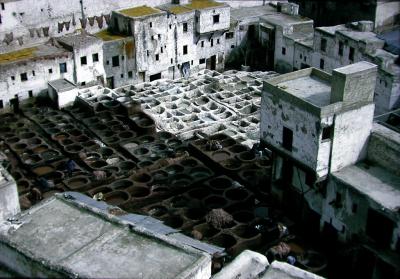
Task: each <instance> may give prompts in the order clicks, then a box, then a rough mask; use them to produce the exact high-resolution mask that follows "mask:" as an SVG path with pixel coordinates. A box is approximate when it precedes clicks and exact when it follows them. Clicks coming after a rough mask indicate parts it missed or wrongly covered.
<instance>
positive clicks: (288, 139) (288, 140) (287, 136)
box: [282, 127, 293, 151]
mask: <svg viewBox="0 0 400 279" xmlns="http://www.w3.org/2000/svg"><path fill="white" fill-rule="evenodd" d="M282 147H283V148H285V149H286V150H289V151H292V148H293V131H292V130H290V129H289V128H286V127H283V133H282Z"/></svg>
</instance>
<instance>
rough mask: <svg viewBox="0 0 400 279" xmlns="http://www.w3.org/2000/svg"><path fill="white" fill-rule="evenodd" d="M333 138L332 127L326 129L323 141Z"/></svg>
mask: <svg viewBox="0 0 400 279" xmlns="http://www.w3.org/2000/svg"><path fill="white" fill-rule="evenodd" d="M331 137H332V126H329V127H325V128H323V129H322V140H327V139H331Z"/></svg>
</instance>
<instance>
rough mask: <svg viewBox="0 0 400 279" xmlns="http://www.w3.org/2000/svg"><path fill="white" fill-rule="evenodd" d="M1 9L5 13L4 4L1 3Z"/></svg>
mask: <svg viewBox="0 0 400 279" xmlns="http://www.w3.org/2000/svg"><path fill="white" fill-rule="evenodd" d="M1 9H2V10H3V11H4V9H5V7H4V3H1Z"/></svg>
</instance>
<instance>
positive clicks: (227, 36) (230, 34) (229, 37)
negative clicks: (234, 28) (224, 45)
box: [225, 32, 233, 39]
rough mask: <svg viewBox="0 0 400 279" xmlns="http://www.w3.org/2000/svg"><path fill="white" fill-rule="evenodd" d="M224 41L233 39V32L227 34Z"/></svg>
mask: <svg viewBox="0 0 400 279" xmlns="http://www.w3.org/2000/svg"><path fill="white" fill-rule="evenodd" d="M225 38H226V39H232V38H233V32H228V33H226V34H225Z"/></svg>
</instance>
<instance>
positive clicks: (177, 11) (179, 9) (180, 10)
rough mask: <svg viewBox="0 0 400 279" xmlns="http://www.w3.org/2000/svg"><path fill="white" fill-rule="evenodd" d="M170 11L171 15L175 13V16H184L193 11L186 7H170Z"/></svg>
mask: <svg viewBox="0 0 400 279" xmlns="http://www.w3.org/2000/svg"><path fill="white" fill-rule="evenodd" d="M168 11H169V12H170V13H173V14H176V15H177V14H183V13H187V12H190V11H192V9H191V8H189V7H185V6H173V7H170V8H169V9H168Z"/></svg>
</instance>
